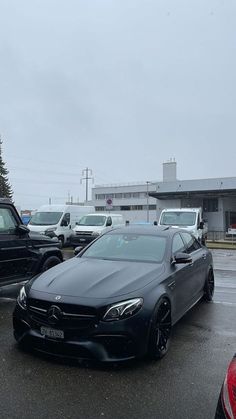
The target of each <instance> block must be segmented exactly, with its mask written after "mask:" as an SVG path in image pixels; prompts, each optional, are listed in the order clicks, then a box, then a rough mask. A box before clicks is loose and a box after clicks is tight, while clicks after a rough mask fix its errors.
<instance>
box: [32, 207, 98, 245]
mask: <svg viewBox="0 0 236 419" xmlns="http://www.w3.org/2000/svg"><path fill="white" fill-rule="evenodd" d="M90 212H94V207H93V206H84V205H72V204H71V205H54V204H52V205H42V206H41V207H40V208H39V209H38V210H37V211H36V212H35V213H34V214H33V215H32V217H31V219H30V221H29V224H28V227H29V229H30V231H34V232H37V233H40V234H46V235H47V236H49V237H57V238H58V239H59V240H60V242H61V244H62V246H63V245H64V244H65V243H66V242H67V241H68V239H69V237H70V235H71V232H72V229H73V228H74V227H75V225H76V223H77V222H79V220H80V218H81V217H82V216H83V215H85V214H89V213H90Z"/></svg>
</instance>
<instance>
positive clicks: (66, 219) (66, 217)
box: [61, 212, 70, 227]
mask: <svg viewBox="0 0 236 419" xmlns="http://www.w3.org/2000/svg"><path fill="white" fill-rule="evenodd" d="M69 224H70V213H69V212H67V213H66V214H65V215H64V217H63V218H62V220H61V226H64V227H66V226H68V225H69Z"/></svg>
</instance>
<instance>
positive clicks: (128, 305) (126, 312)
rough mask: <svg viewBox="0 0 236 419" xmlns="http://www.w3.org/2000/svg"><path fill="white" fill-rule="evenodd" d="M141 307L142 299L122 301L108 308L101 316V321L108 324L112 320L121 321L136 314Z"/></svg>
mask: <svg viewBox="0 0 236 419" xmlns="http://www.w3.org/2000/svg"><path fill="white" fill-rule="evenodd" d="M142 306H143V299H142V298H134V299H132V300H127V301H122V302H121V303H118V304H113V305H112V306H110V307H109V308H108V309H107V311H106V313H105V314H104V316H103V320H105V321H107V322H109V321H114V320H123V319H125V318H127V317H131V316H133V315H134V314H136V313H137V312H138V311H139V310H140V309H141V307H142Z"/></svg>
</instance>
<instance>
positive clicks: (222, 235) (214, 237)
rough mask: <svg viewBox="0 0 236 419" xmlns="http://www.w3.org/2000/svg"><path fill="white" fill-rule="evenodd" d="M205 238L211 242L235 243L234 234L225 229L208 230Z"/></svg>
mask: <svg viewBox="0 0 236 419" xmlns="http://www.w3.org/2000/svg"><path fill="white" fill-rule="evenodd" d="M207 240H209V241H212V242H217V241H225V242H228V243H236V234H228V233H226V232H225V231H208V233H207Z"/></svg>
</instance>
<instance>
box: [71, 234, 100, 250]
mask: <svg viewBox="0 0 236 419" xmlns="http://www.w3.org/2000/svg"><path fill="white" fill-rule="evenodd" d="M97 238H98V235H97V236H86V235H77V236H76V235H73V236H70V238H69V244H70V245H71V246H73V247H76V246H87V244H90V243H92V242H93V241H94V240H95V239H97Z"/></svg>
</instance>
